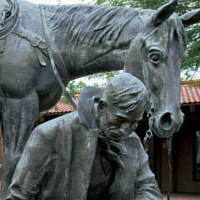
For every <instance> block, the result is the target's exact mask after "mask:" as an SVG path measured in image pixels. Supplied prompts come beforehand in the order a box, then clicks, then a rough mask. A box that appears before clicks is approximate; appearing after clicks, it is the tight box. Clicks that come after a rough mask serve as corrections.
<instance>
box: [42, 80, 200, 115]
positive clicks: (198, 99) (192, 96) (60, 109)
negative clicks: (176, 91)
mask: <svg viewBox="0 0 200 200" xmlns="http://www.w3.org/2000/svg"><path fill="white" fill-rule="evenodd" d="M75 101H76V103H77V99H76V100H75ZM194 103H195V104H196V103H198V104H200V79H199V80H193V81H184V82H182V83H181V104H184V105H186V104H194ZM72 111H74V109H73V107H72V106H71V105H70V104H67V103H61V102H58V103H57V104H56V105H55V106H54V107H53V108H51V109H50V110H48V111H45V112H43V113H44V114H47V115H48V114H50V115H51V114H65V113H69V112H72Z"/></svg>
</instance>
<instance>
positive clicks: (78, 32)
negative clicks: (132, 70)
mask: <svg viewBox="0 0 200 200" xmlns="http://www.w3.org/2000/svg"><path fill="white" fill-rule="evenodd" d="M137 12H138V10H137V9H127V8H122V7H100V6H98V7H97V6H80V5H79V6H60V7H58V8H57V9H56V11H55V13H54V16H53V17H52V18H51V19H50V23H51V27H52V28H53V29H54V33H55V41H59V37H60V35H63V37H64V38H65V42H64V44H63V43H62V44H60V47H59V49H63V50H62V52H63V58H64V60H65V63H67V70H68V73H69V77H70V79H75V78H79V77H82V76H86V75H90V74H94V73H99V72H105V71H113V70H120V69H122V68H123V66H124V62H125V59H126V57H127V56H126V55H127V52H128V50H129V45H130V42H131V41H132V39H133V38H134V37H135V34H136V33H137V32H138V30H139V27H140V26H139V24H140V23H138V20H137V16H138V15H137V14H136V13H137ZM63 16H64V17H63ZM134 19H135V21H137V22H135V23H133V21H134ZM131 24H133V25H134V26H131ZM136 27H137V28H136ZM56 37H57V38H56ZM58 46H59V44H58ZM66 50H67V51H66Z"/></svg>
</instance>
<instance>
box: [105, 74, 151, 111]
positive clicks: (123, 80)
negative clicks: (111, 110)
mask: <svg viewBox="0 0 200 200" xmlns="http://www.w3.org/2000/svg"><path fill="white" fill-rule="evenodd" d="M103 99H104V100H105V101H106V102H108V103H109V104H112V105H115V106H117V107H118V108H120V109H122V110H124V111H125V113H126V114H128V113H129V112H133V111H136V113H137V110H138V109H140V108H143V109H144V108H145V106H146V103H147V100H148V93H147V89H146V87H145V86H144V84H143V83H142V82H141V81H140V80H139V79H138V78H136V77H135V76H132V75H131V74H129V73H122V74H119V75H117V76H115V77H114V78H112V79H111V81H110V82H108V83H107V87H106V90H105V92H104V96H103Z"/></svg>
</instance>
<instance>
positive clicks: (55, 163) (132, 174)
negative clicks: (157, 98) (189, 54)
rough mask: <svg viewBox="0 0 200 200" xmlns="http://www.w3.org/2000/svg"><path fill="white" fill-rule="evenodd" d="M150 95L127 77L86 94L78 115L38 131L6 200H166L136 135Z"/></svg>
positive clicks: (143, 87)
mask: <svg viewBox="0 0 200 200" xmlns="http://www.w3.org/2000/svg"><path fill="white" fill-rule="evenodd" d="M147 99H148V95H147V90H146V88H145V86H144V85H143V84H142V82H141V81H139V80H138V79H137V78H135V77H133V76H132V75H130V74H128V73H124V74H120V75H118V76H116V77H114V78H113V79H111V81H110V82H109V83H108V84H107V87H106V89H105V90H104V91H103V89H101V88H92V87H89V88H86V89H85V90H84V91H83V92H82V93H81V95H80V100H79V104H78V112H74V113H70V114H67V115H65V116H62V117H58V118H56V119H55V120H51V121H48V122H46V123H44V124H42V125H40V126H38V127H37V128H36V129H35V130H34V131H33V133H32V134H31V137H30V138H29V140H28V142H27V145H26V147H25V149H24V152H23V155H22V157H21V159H20V160H19V163H18V165H17V167H16V171H15V173H14V176H13V181H12V183H11V186H10V188H9V189H10V194H9V197H8V198H6V199H7V200H47V199H48V200H50V199H52V200H83V199H85V200H86V199H88V200H111V199H112V200H131V199H135V200H150V199H152V200H161V199H162V196H161V194H160V192H159V189H158V186H157V183H156V181H155V178H154V175H153V173H152V172H151V171H150V168H149V165H148V156H147V154H146V152H145V151H144V149H143V147H142V144H141V141H140V139H139V137H138V136H137V135H136V134H135V133H134V132H133V131H134V129H135V128H136V126H137V122H138V121H139V120H141V119H142V116H143V113H144V110H145V105H146V103H147Z"/></svg>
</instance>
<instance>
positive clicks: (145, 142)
mask: <svg viewBox="0 0 200 200" xmlns="http://www.w3.org/2000/svg"><path fill="white" fill-rule="evenodd" d="M148 121H149V129H148V130H147V132H146V134H145V136H144V139H143V146H144V149H145V151H146V152H148V150H149V145H148V144H149V141H150V140H151V138H152V137H153V132H152V130H151V128H152V124H153V123H152V122H153V120H151V117H148ZM172 137H173V136H170V137H168V138H166V140H167V156H168V168H169V183H168V184H169V189H168V191H167V200H170V197H171V192H172V182H173V179H172Z"/></svg>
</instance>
